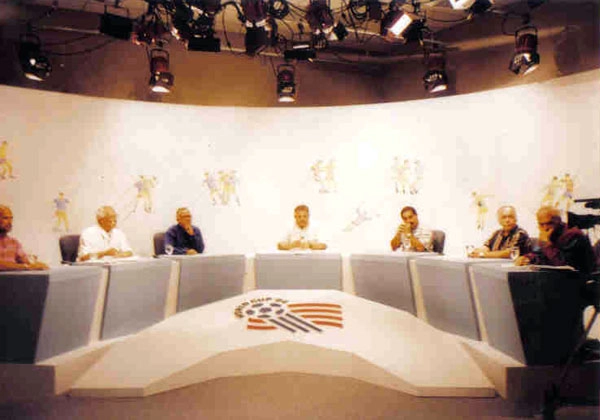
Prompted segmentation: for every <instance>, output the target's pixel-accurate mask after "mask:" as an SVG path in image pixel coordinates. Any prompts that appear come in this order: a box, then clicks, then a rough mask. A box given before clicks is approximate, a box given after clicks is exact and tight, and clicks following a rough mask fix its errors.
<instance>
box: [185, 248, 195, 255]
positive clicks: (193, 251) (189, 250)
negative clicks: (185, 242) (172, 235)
mask: <svg viewBox="0 0 600 420" xmlns="http://www.w3.org/2000/svg"><path fill="white" fill-rule="evenodd" d="M197 253H198V251H196V250H195V249H191V248H190V249H186V250H185V255H196V254H197Z"/></svg>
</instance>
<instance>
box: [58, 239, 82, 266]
mask: <svg viewBox="0 0 600 420" xmlns="http://www.w3.org/2000/svg"><path fill="white" fill-rule="evenodd" d="M79 236H80V235H63V236H61V237H60V238H59V239H58V246H59V247H60V256H61V258H62V261H61V262H62V263H63V264H71V263H74V262H75V261H77V251H78V250H79Z"/></svg>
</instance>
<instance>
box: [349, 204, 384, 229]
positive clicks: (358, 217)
mask: <svg viewBox="0 0 600 420" xmlns="http://www.w3.org/2000/svg"><path fill="white" fill-rule="evenodd" d="M354 212H355V213H356V214H355V215H354V218H353V219H352V220H351V221H350V223H348V225H347V226H346V227H345V228H344V232H351V231H353V230H354V229H356V228H357V227H359V226H360V225H362V224H363V223H365V222H368V221H369V220H373V219H374V218H376V217H379V216H380V214H379V213H375V214H373V213H371V212H370V211H368V210H365V209H364V206H363V204H361V205H359V206H358V207H356V208H355V209H354Z"/></svg>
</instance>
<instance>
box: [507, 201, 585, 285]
mask: <svg viewBox="0 0 600 420" xmlns="http://www.w3.org/2000/svg"><path fill="white" fill-rule="evenodd" d="M536 217H537V222H538V229H539V231H540V234H539V242H540V244H539V249H536V250H535V252H530V253H528V254H526V255H523V256H521V257H519V258H517V259H516V261H515V264H516V265H528V264H538V265H553V266H561V265H569V266H571V267H573V268H575V269H576V270H578V271H580V272H581V273H583V274H589V273H591V272H592V271H594V268H595V266H596V261H595V257H594V250H593V249H592V245H591V244H590V240H589V238H588V237H587V235H585V234H584V233H583V232H582V231H581V230H579V229H578V228H576V227H573V228H569V227H568V226H567V225H566V224H565V223H563V221H562V219H561V216H560V211H559V210H558V209H556V208H554V207H550V206H543V207H541V208H540V209H539V210H538V211H537V213H536Z"/></svg>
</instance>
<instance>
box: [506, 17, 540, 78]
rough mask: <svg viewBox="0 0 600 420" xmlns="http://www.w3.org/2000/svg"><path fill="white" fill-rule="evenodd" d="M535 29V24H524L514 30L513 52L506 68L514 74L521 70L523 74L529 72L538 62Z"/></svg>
mask: <svg viewBox="0 0 600 420" xmlns="http://www.w3.org/2000/svg"><path fill="white" fill-rule="evenodd" d="M537 40H538V37H537V29H536V28H535V26H524V27H522V28H520V29H517V31H516V32H515V52H514V54H513V57H512V59H511V60H510V64H509V65H508V69H509V70H510V71H512V72H513V73H514V74H519V73H520V72H521V71H522V72H523V76H524V75H526V74H529V73H531V72H532V71H534V70H535V69H537V68H538V66H539V64H540V55H539V54H538V52H537Z"/></svg>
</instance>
